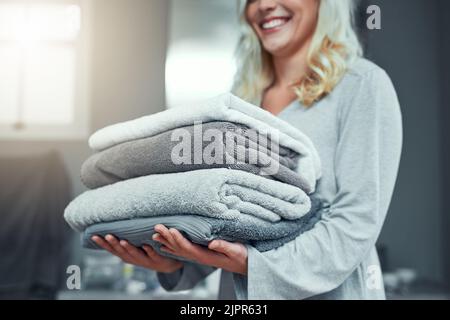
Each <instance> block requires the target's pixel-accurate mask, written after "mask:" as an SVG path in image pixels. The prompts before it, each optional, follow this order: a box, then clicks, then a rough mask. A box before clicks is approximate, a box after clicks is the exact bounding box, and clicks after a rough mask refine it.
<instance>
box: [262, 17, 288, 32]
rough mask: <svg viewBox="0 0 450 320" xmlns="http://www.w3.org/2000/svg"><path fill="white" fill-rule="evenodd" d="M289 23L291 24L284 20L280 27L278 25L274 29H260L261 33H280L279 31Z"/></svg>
mask: <svg viewBox="0 0 450 320" xmlns="http://www.w3.org/2000/svg"><path fill="white" fill-rule="evenodd" d="M289 22H291V19H289V20H286V22H285V23H283V24H282V25H279V26H278V27H275V28H270V29H263V28H262V27H261V30H262V33H264V34H271V33H275V32H278V31H280V30H281V29H283V28H284V27H285V26H286V25H287V24H288V23H289Z"/></svg>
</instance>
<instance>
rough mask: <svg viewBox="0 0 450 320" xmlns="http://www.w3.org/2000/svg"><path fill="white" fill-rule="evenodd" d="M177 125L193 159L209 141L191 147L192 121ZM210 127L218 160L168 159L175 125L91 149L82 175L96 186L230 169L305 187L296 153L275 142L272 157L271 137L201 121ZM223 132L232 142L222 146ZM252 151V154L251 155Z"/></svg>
mask: <svg viewBox="0 0 450 320" xmlns="http://www.w3.org/2000/svg"><path fill="white" fill-rule="evenodd" d="M178 129H183V130H186V131H185V132H186V133H187V134H188V136H190V137H191V138H192V139H191V143H190V145H191V155H192V157H191V160H193V159H194V153H195V152H202V154H203V153H204V152H206V151H205V149H206V148H208V145H210V144H211V142H208V141H202V148H201V150H200V149H198V150H196V149H195V148H194V126H186V127H182V128H178ZM178 129H176V130H178ZM210 129H213V130H217V131H216V132H220V133H221V135H222V141H219V142H218V144H217V145H218V146H219V148H220V149H221V150H222V151H221V153H223V158H222V160H221V161H220V163H214V164H206V163H204V161H202V163H201V164H195V163H193V162H192V163H191V164H189V163H186V164H175V163H173V161H172V158H171V155H172V151H173V150H174V148H175V147H176V146H177V145H179V143H180V142H179V141H172V134H173V133H174V130H170V131H166V132H163V133H161V134H158V135H155V136H152V137H149V138H144V139H139V140H134V141H130V142H125V143H122V144H119V145H116V146H113V147H111V148H109V149H106V150H104V151H101V152H99V153H97V154H94V155H93V156H91V157H90V158H89V159H88V160H87V161H86V162H85V163H84V164H83V166H82V169H81V180H82V181H83V183H84V184H85V185H86V186H87V187H88V188H90V189H95V188H99V187H102V186H105V185H109V184H113V183H115V182H118V181H122V180H127V179H131V178H136V177H140V176H147V175H151V174H162V173H175V172H185V171H191V170H201V169H213V168H230V169H236V170H243V171H247V172H250V173H254V174H258V175H262V176H265V177H268V178H272V179H276V180H279V181H282V182H285V183H288V184H291V185H294V186H297V187H299V188H301V189H302V190H304V191H305V192H307V193H308V192H309V191H310V188H309V187H308V183H307V181H305V179H304V178H303V177H302V175H301V168H297V164H298V159H299V155H298V154H297V153H296V152H294V151H292V150H290V149H287V148H283V147H279V150H273V152H276V153H277V154H278V155H279V156H278V157H273V155H272V153H271V151H272V150H271V148H270V147H271V143H270V137H267V139H268V141H269V143H265V145H264V144H263V143H259V142H260V141H267V140H264V139H261V137H259V139H258V137H257V136H256V137H255V131H251V130H250V129H248V128H246V127H245V126H243V125H238V124H234V123H230V122H208V123H203V124H202V132H203V133H205V132H206V131H207V130H210ZM226 134H228V135H230V134H231V135H233V136H234V137H235V139H234V142H233V143H232V146H231V147H230V146H229V145H227V143H228V142H229V141H230V140H229V139H228V140H227V139H226V137H225V135H226ZM206 150H208V149H206ZM251 156H252V157H253V158H250V157H251ZM252 159H253V160H255V159H256V160H257V162H256V163H255V161H250V160H252ZM230 160H231V161H230ZM275 167H276V168H277V170H276V171H275V172H270V171H269V173H270V175H266V174H267V168H275ZM265 169H266V170H265ZM296 171H297V172H299V173H297V172H296ZM263 172H264V174H263Z"/></svg>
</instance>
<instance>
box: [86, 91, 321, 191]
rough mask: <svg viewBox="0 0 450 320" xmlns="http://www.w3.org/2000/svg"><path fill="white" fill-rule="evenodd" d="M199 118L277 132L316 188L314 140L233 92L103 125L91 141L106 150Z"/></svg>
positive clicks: (318, 169)
mask: <svg viewBox="0 0 450 320" xmlns="http://www.w3.org/2000/svg"><path fill="white" fill-rule="evenodd" d="M198 121H201V122H204V123H206V122H211V121H228V122H233V123H240V124H243V125H246V126H247V127H249V128H252V129H255V130H257V131H258V132H260V133H265V134H267V135H268V136H275V135H278V138H279V140H278V141H279V145H280V146H283V147H285V148H289V149H291V150H293V151H295V152H297V153H298V154H300V155H301V157H300V158H299V166H298V168H299V169H300V170H301V172H300V173H301V175H302V177H304V179H305V180H306V181H307V182H308V186H309V188H308V189H310V190H311V193H312V192H314V190H315V186H316V181H317V180H318V179H319V178H320V177H321V175H322V171H321V163H320V158H319V155H318V153H317V150H316V148H315V147H314V145H313V143H312V141H311V140H310V139H309V138H308V137H307V136H306V135H305V134H304V133H302V132H301V131H300V130H298V129H296V128H294V127H293V126H292V125H290V124H289V123H287V122H285V121H283V120H281V119H279V118H277V117H276V116H274V115H272V114H271V113H270V112H267V111H265V110H263V109H261V108H259V107H258V106H255V105H252V104H250V103H248V102H246V101H244V100H242V99H240V98H238V97H236V96H234V95H233V94H231V93H225V94H222V95H219V96H217V97H214V98H211V99H208V100H205V101H203V102H202V103H197V104H193V105H186V106H180V107H177V108H173V109H169V110H166V111H163V112H159V113H156V114H152V115H149V116H145V117H142V118H139V119H136V120H132V121H128V122H124V123H119V124H115V125H112V126H109V127H106V128H103V129H101V130H99V131H97V132H96V133H94V134H93V135H92V136H91V137H90V139H89V145H90V147H91V148H92V149H94V150H97V151H100V150H105V149H107V148H110V147H112V146H114V145H117V144H120V143H123V142H127V141H132V140H137V139H142V138H147V137H151V136H154V135H156V134H159V133H162V132H166V131H169V130H172V129H175V128H179V127H183V126H188V125H193V124H194V123H195V122H198Z"/></svg>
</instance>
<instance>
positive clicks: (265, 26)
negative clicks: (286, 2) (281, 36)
mask: <svg viewBox="0 0 450 320" xmlns="http://www.w3.org/2000/svg"><path fill="white" fill-rule="evenodd" d="M286 22H287V20H286V19H274V20H271V21H269V22H266V23H264V24H263V25H262V28H263V29H265V30H267V29H272V28H276V27H279V26H281V25H283V24H285V23H286Z"/></svg>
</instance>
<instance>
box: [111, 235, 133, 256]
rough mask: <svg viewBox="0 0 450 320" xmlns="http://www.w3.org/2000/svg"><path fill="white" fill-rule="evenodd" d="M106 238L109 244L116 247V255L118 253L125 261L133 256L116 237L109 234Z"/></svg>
mask: <svg viewBox="0 0 450 320" xmlns="http://www.w3.org/2000/svg"><path fill="white" fill-rule="evenodd" d="M105 240H106V241H107V242H108V243H109V245H110V246H111V247H112V248H113V249H114V251H115V252H116V255H118V256H119V257H120V258H121V259H122V260H124V261H125V262H128V261H130V258H131V256H130V255H129V254H128V252H127V251H126V250H125V249H124V248H123V247H122V246H121V245H120V243H119V240H117V239H116V237H114V236H112V235H110V234H108V235H106V237H105Z"/></svg>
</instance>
